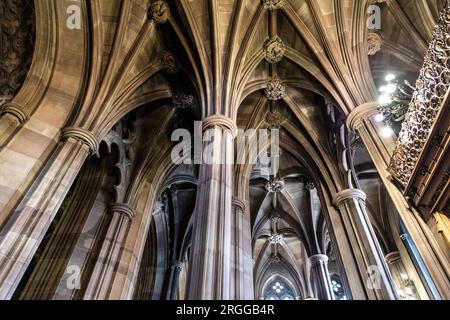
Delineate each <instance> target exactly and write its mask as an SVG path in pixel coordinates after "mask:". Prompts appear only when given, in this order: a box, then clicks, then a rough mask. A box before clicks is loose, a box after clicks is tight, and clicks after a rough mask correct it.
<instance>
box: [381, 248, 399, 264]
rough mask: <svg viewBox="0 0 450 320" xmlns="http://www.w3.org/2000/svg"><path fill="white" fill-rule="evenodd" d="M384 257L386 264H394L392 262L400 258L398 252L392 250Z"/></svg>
mask: <svg viewBox="0 0 450 320" xmlns="http://www.w3.org/2000/svg"><path fill="white" fill-rule="evenodd" d="M384 259H385V260H386V262H387V263H388V264H394V263H396V262H397V261H399V260H401V257H400V252H398V251H394V252H391V253H388V254H387V255H386V256H385V257H384Z"/></svg>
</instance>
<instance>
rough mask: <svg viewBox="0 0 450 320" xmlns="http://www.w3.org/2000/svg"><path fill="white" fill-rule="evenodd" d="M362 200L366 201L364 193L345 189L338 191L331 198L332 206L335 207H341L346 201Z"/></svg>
mask: <svg viewBox="0 0 450 320" xmlns="http://www.w3.org/2000/svg"><path fill="white" fill-rule="evenodd" d="M354 199H356V200H362V201H366V194H365V193H364V191H362V190H359V189H346V190H342V191H339V192H338V193H336V194H335V195H334V197H333V204H334V205H335V206H337V207H339V206H341V205H342V204H343V203H344V202H345V201H348V200H354Z"/></svg>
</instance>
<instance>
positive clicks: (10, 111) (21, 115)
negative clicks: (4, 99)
mask: <svg viewBox="0 0 450 320" xmlns="http://www.w3.org/2000/svg"><path fill="white" fill-rule="evenodd" d="M24 109H25V108H24V107H23V106H22V105H20V104H18V103H15V102H8V103H5V104H4V105H3V107H2V108H1V109H0V116H7V117H9V118H11V119H13V120H14V121H15V122H18V123H19V124H22V123H24V122H26V121H27V120H28V119H29V118H30V117H29V116H28V114H27V113H26V112H25V111H24Z"/></svg>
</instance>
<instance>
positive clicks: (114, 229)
mask: <svg viewBox="0 0 450 320" xmlns="http://www.w3.org/2000/svg"><path fill="white" fill-rule="evenodd" d="M109 212H110V213H111V214H112V218H111V222H110V224H109V227H108V231H107V232H106V236H105V240H104V241H103V244H102V248H101V249H100V253H99V256H98V259H97V262H96V263H95V267H94V271H93V272H92V276H91V279H90V280H89V284H88V286H87V288H86V292H85V294H84V299H85V300H104V299H106V298H107V295H108V292H109V289H110V287H111V281H112V279H113V275H114V269H115V267H116V265H117V263H118V258H119V254H120V250H121V248H122V244H123V241H124V239H125V236H126V234H127V231H128V227H129V224H130V221H131V219H133V216H134V211H133V209H132V208H130V207H129V206H128V204H126V203H113V204H112V205H111V206H110V208H109Z"/></svg>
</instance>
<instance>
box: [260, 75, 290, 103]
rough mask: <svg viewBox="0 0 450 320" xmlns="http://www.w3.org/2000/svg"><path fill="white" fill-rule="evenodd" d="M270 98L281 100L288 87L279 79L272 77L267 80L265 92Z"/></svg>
mask: <svg viewBox="0 0 450 320" xmlns="http://www.w3.org/2000/svg"><path fill="white" fill-rule="evenodd" d="M264 93H265V94H266V97H267V99H269V100H280V99H283V98H284V95H285V94H286V87H285V86H284V84H283V83H282V82H281V81H280V80H278V79H272V80H269V81H268V82H267V87H266V90H265V92H264Z"/></svg>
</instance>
